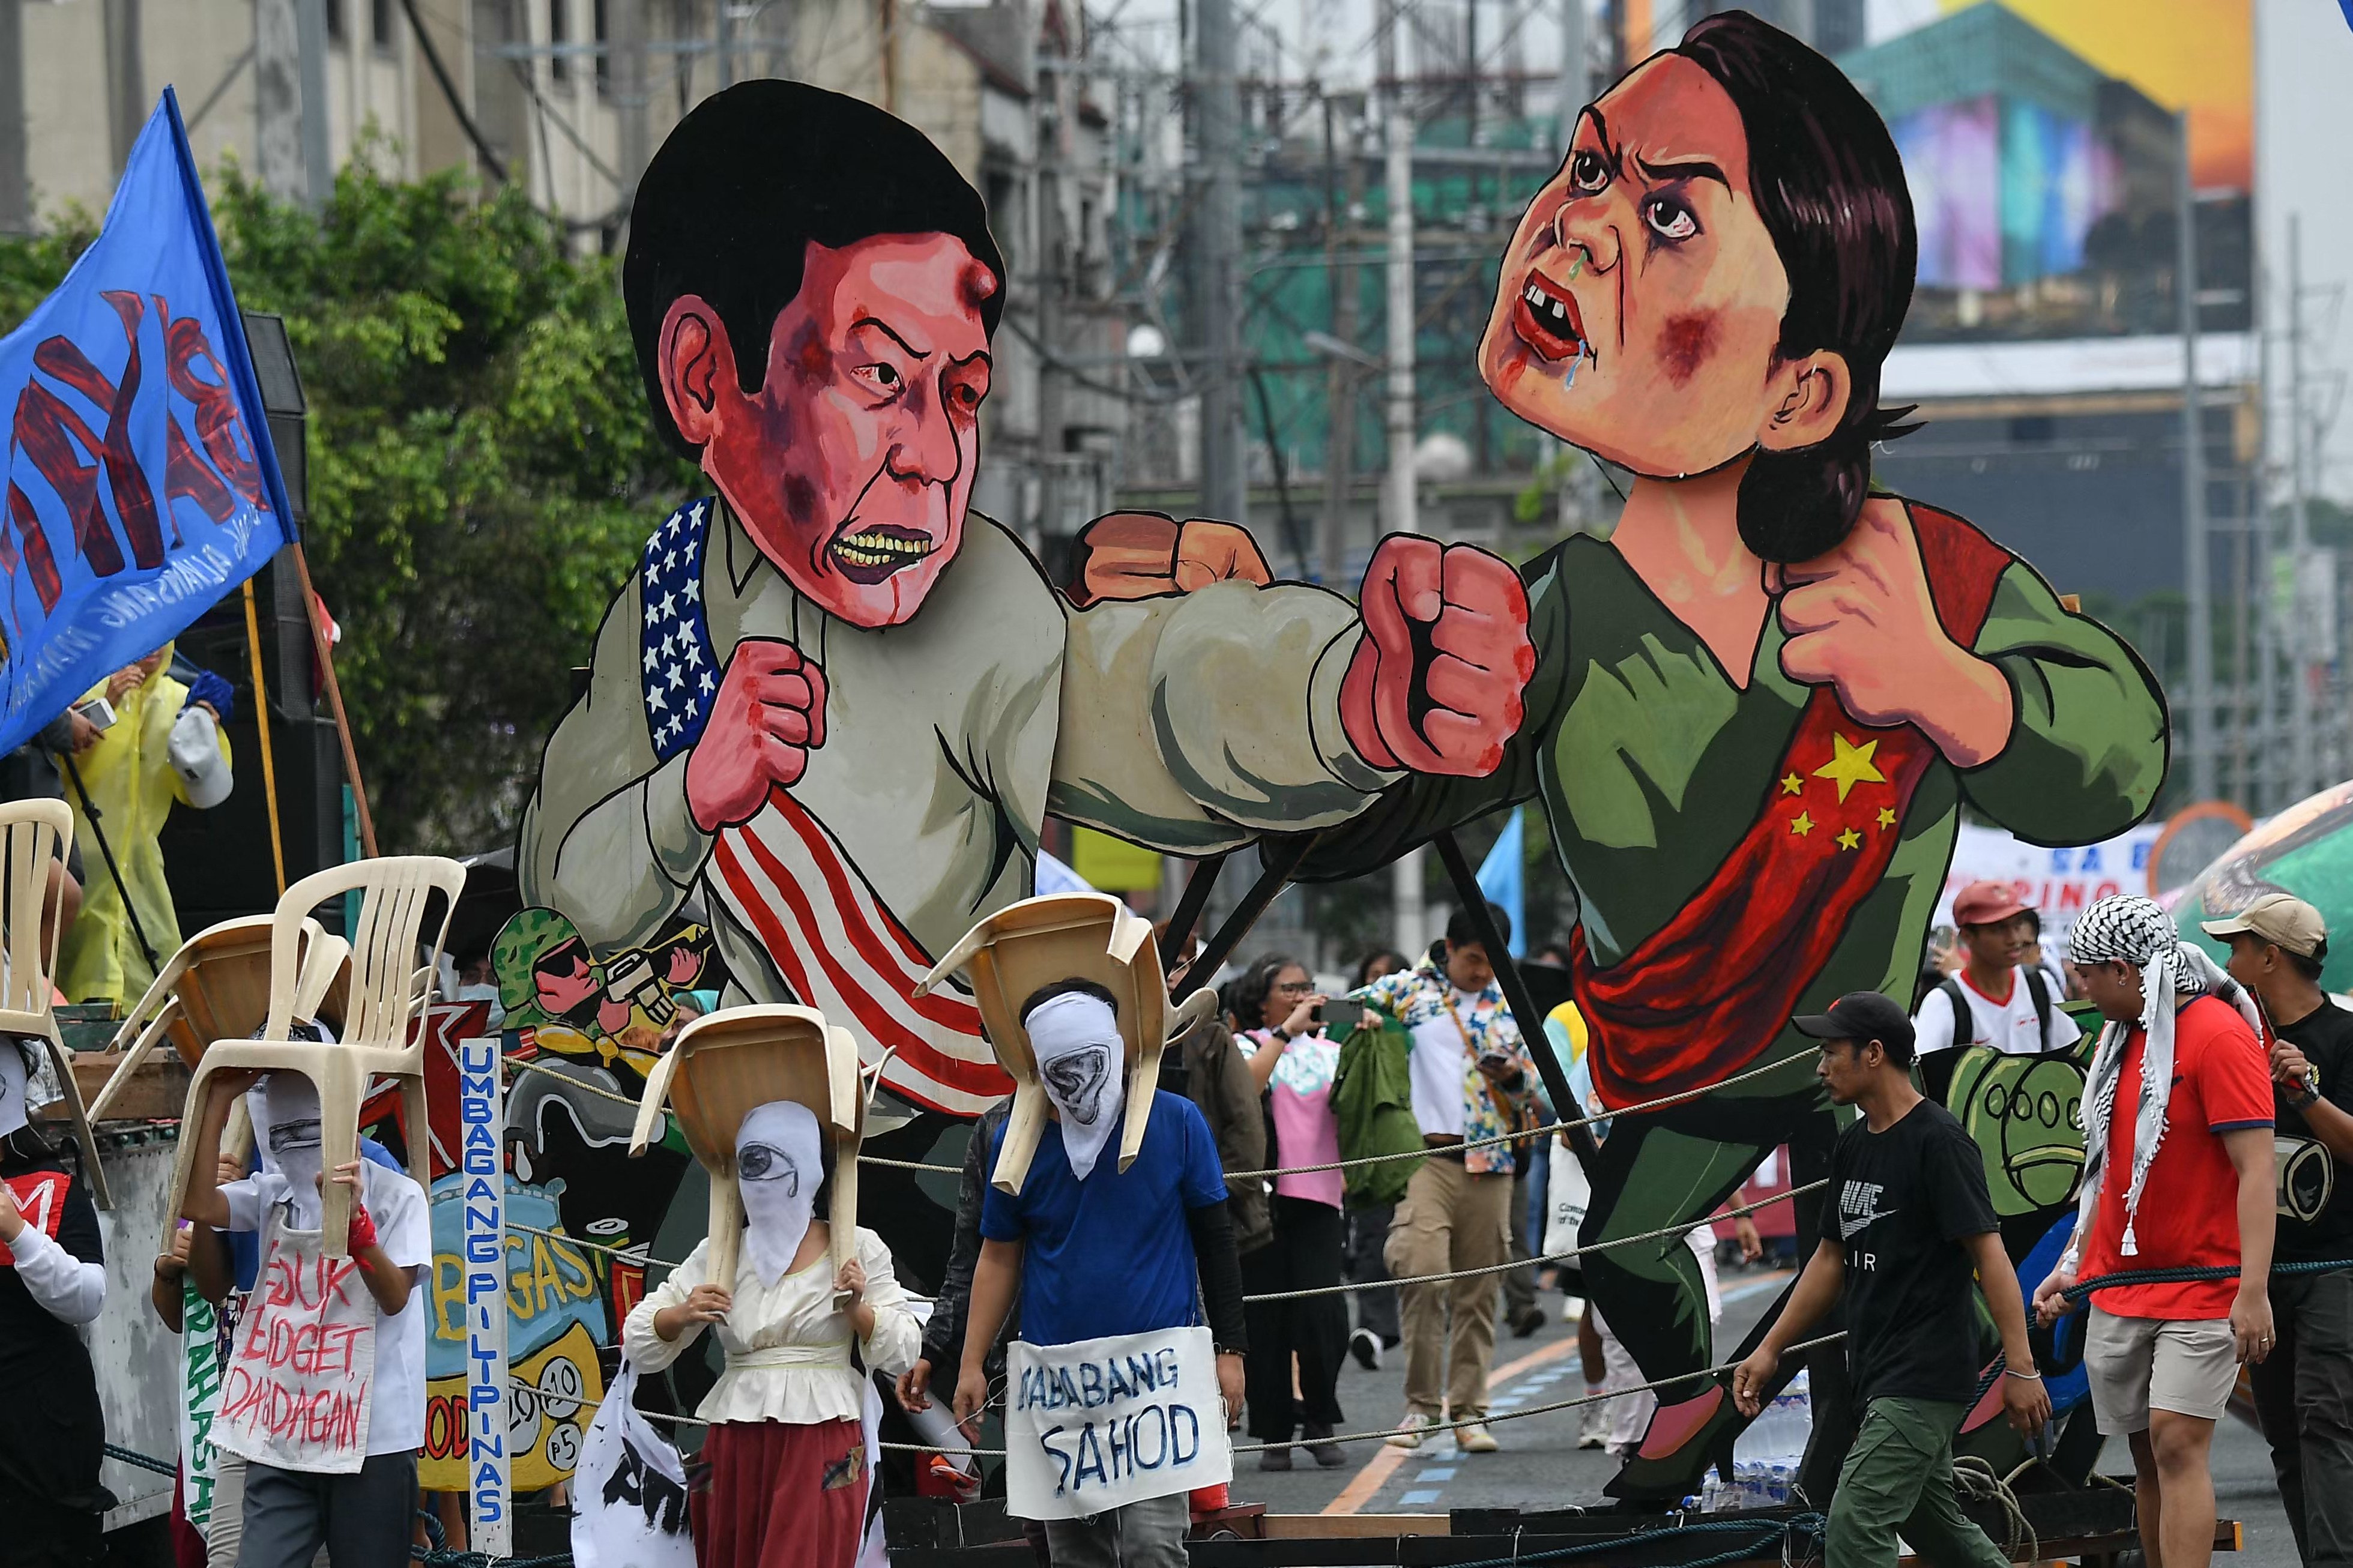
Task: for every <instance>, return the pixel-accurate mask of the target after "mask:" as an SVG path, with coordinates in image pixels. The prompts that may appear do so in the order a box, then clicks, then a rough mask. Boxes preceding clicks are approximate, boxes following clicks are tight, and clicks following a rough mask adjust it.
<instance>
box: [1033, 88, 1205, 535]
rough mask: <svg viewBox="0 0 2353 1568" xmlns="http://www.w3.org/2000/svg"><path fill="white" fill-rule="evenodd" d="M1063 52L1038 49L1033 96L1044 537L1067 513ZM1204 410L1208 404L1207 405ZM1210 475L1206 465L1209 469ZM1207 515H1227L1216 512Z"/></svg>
mask: <svg viewBox="0 0 2353 1568" xmlns="http://www.w3.org/2000/svg"><path fill="white" fill-rule="evenodd" d="M1062 65H1063V61H1062V59H1061V58H1060V55H1059V53H1053V54H1050V53H1048V52H1046V51H1044V50H1040V51H1039V57H1038V67H1039V72H1038V74H1039V78H1040V79H1039V83H1038V87H1037V90H1036V91H1035V92H1033V93H1032V94H1031V95H1030V99H1029V103H1030V112H1031V114H1032V116H1033V120H1032V123H1031V126H1030V135H1031V137H1032V138H1033V139H1034V141H1035V143H1036V145H1037V148H1038V258H1039V259H1038V268H1037V274H1036V280H1035V281H1034V282H1033V283H1032V284H1031V285H1030V287H1031V288H1032V289H1035V290H1036V295H1035V298H1036V299H1037V301H1038V343H1039V355H1038V478H1039V487H1038V501H1039V510H1038V517H1037V519H1036V523H1037V527H1038V530H1039V532H1040V533H1060V532H1062V531H1064V523H1065V521H1067V519H1066V517H1065V513H1066V512H1067V511H1068V510H1069V505H1068V499H1067V498H1066V497H1065V496H1064V494H1063V483H1062V481H1063V479H1064V473H1063V468H1062V461H1061V458H1062V431H1063V427H1064V426H1065V424H1066V422H1067V416H1066V415H1065V414H1064V412H1063V379H1064V378H1063V375H1062V367H1061V365H1060V355H1061V353H1062V352H1063V336H1064V327H1063V317H1064V311H1063V309H1062V306H1063V289H1064V287H1065V283H1066V280H1067V279H1069V278H1070V276H1071V267H1070V258H1069V257H1067V256H1066V255H1065V254H1064V252H1065V250H1066V248H1067V244H1068V242H1067V241H1066V239H1065V237H1064V233H1063V227H1062V194H1063V193H1062V184H1063V176H1064V174H1065V172H1066V170H1067V169H1068V167H1069V163H1068V159H1067V156H1066V154H1067V152H1068V142H1067V139H1066V137H1065V135H1064V126H1065V123H1066V120H1065V115H1064V112H1063V111H1064V110H1065V108H1066V107H1067V105H1065V104H1064V102H1063V84H1064V83H1065V81H1066V80H1067V79H1068V73H1067V72H1065V71H1064V70H1063V69H1062ZM1204 406H1205V407H1206V406H1207V405H1206V404H1205V405H1204ZM1203 443H1204V446H1203V454H1202V455H1203V457H1204V458H1205V459H1206V458H1207V457H1208V446H1207V443H1208V433H1207V431H1206V429H1205V430H1204V432H1203ZM1205 471H1206V465H1205ZM1209 515H1211V516H1213V517H1221V516H1223V515H1225V514H1224V513H1222V512H1219V511H1217V510H1214V509H1212V510H1210V512H1209Z"/></svg>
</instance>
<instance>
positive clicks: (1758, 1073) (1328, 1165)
mask: <svg viewBox="0 0 2353 1568" xmlns="http://www.w3.org/2000/svg"><path fill="white" fill-rule="evenodd" d="M501 1059H502V1060H504V1061H507V1062H509V1063H512V1065H513V1066H515V1067H518V1068H522V1069H523V1070H524V1071H526V1072H537V1073H543V1074H545V1075H546V1076H547V1077H549V1078H553V1079H560V1080H561V1081H563V1082H565V1083H567V1084H570V1085H571V1086H572V1087H573V1088H575V1089H582V1090H585V1091H586V1092H587V1093H589V1094H593V1095H595V1096H596V1097H597V1098H598V1099H600V1100H612V1101H613V1102H614V1103H616V1104H618V1105H627V1106H630V1107H632V1108H635V1107H638V1106H640V1105H642V1104H643V1103H644V1101H643V1100H633V1099H631V1098H630V1097H629V1096H628V1095H626V1094H622V1093H619V1092H617V1090H614V1089H605V1088H602V1087H601V1086H599V1085H596V1084H593V1083H586V1082H584V1081H582V1080H581V1079H577V1078H575V1077H574V1076H572V1075H571V1074H570V1073H563V1072H557V1071H556V1070H555V1069H554V1068H551V1067H548V1066H546V1065H545V1064H543V1063H542V1062H540V1061H538V1060H536V1059H535V1058H531V1057H524V1056H515V1055H509V1056H506V1057H503V1058H501ZM1806 1059H1807V1058H1805V1057H1804V1056H1803V1055H1799V1056H1789V1057H1783V1058H1780V1059H1779V1060H1778V1061H1770V1062H1767V1063H1766V1064H1765V1065H1764V1066H1762V1067H1756V1068H1749V1069H1748V1070H1747V1071H1746V1072H1740V1073H1735V1074H1733V1075H1732V1076H1731V1077H1730V1078H1725V1079H1717V1080H1716V1081H1715V1082H1714V1083H1710V1084H1703V1085H1701V1086H1700V1087H1699V1088H1697V1089H1683V1090H1682V1091H1680V1092H1678V1093H1675V1094H1670V1095H1663V1096H1662V1097H1660V1098H1659V1099H1657V1100H1642V1101H1640V1102H1638V1103H1636V1104H1633V1105H1624V1106H1620V1107H1618V1108H1617V1109H1616V1110H1605V1111H1599V1112H1597V1113H1595V1114H1594V1115H1591V1116H1580V1117H1578V1118H1577V1119H1576V1120H1574V1121H1547V1122H1546V1123H1545V1124H1544V1125H1543V1126H1541V1127H1531V1128H1529V1129H1528V1130H1526V1131H1522V1132H1500V1133H1497V1134H1495V1135H1494V1136H1493V1137H1490V1138H1472V1139H1466V1140H1464V1141H1463V1142H1460V1143H1446V1144H1441V1145H1439V1146H1437V1148H1436V1149H1432V1148H1430V1147H1424V1148H1420V1149H1398V1150H1393V1151H1391V1152H1388V1153H1386V1154H1360V1155H1358V1156H1356V1158H1354V1159H1350V1160H1327V1161H1324V1163H1320V1164H1314V1165H1275V1166H1270V1167H1269V1168H1267V1169H1266V1170H1263V1171H1229V1172H1228V1173H1226V1179H1227V1180H1228V1181H1229V1182H1245V1181H1260V1180H1264V1179H1267V1178H1271V1177H1275V1176H1304V1175H1312V1174H1314V1173H1319V1172H1323V1171H1350V1170H1356V1169H1358V1168H1360V1167H1362V1166H1366V1165H1381V1164H1387V1163H1389V1162H1390V1161H1392V1160H1424V1159H1428V1158H1430V1155H1431V1154H1432V1153H1433V1152H1440V1151H1442V1152H1443V1153H1444V1155H1446V1156H1449V1157H1451V1156H1452V1155H1455V1154H1458V1153H1465V1152H1469V1151H1471V1150H1472V1149H1492V1148H1493V1147H1494V1146H1495V1145H1497V1144H1499V1143H1518V1142H1530V1141H1533V1140H1535V1139H1538V1138H1550V1137H1554V1136H1556V1135H1557V1134H1560V1133H1563V1132H1569V1131H1575V1130H1577V1128H1580V1127H1594V1126H1598V1125H1599V1124H1600V1123H1602V1122H1605V1121H1615V1120H1616V1119H1617V1118H1619V1117H1621V1116H1641V1115H1643V1114H1645V1113H1647V1112H1649V1111H1652V1110H1663V1109H1665V1108H1666V1107H1668V1106H1672V1105H1681V1104H1683V1103H1684V1102H1685V1101H1687V1100H1697V1099H1699V1098H1700V1097H1701V1096H1703V1095H1709V1094H1714V1093H1715V1091H1716V1090H1718V1089H1729V1088H1731V1087H1732V1086H1733V1085H1735V1084H1739V1083H1746V1082H1748V1081H1750V1080H1751V1079H1760V1078H1763V1077H1765V1076H1766V1075H1767V1074H1768V1073H1776V1072H1778V1071H1780V1070H1781V1069H1782V1068H1786V1067H1788V1065H1789V1064H1790V1063H1792V1062H1802V1061H1804V1060H1806ZM858 1163H860V1164H861V1165H874V1166H879V1167H881V1168H882V1169H884V1170H892V1171H922V1172H928V1173H932V1174H934V1175H942V1176H961V1175H963V1174H964V1167H963V1166H961V1165H943V1164H939V1163H934V1162H932V1161H926V1160H893V1159H891V1158H888V1157H886V1156H884V1155H881V1154H864V1153H861V1154H860V1155H859V1156H858Z"/></svg>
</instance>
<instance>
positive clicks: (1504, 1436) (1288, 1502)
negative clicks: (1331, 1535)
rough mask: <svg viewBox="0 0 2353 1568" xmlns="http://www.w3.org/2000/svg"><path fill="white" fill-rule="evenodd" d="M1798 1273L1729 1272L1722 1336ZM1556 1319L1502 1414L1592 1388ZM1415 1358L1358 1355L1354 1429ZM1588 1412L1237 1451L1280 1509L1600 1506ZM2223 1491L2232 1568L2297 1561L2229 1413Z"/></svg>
mask: <svg viewBox="0 0 2353 1568" xmlns="http://www.w3.org/2000/svg"><path fill="white" fill-rule="evenodd" d="M1787 1281H1788V1273H1787V1272H1786V1271H1781V1270H1772V1271H1766V1270H1757V1271H1754V1272H1748V1273H1743V1272H1740V1271H1737V1270H1734V1271H1729V1272H1728V1273H1727V1274H1726V1276H1725V1279H1724V1294H1725V1312H1724V1321H1723V1322H1722V1323H1721V1324H1720V1325H1719V1326H1718V1329H1717V1334H1716V1342H1717V1343H1718V1344H1719V1345H1722V1346H1725V1347H1730V1346H1732V1345H1735V1344H1737V1343H1738V1342H1739V1341H1740V1339H1741V1337H1742V1336H1743V1335H1745V1334H1746V1332H1747V1331H1748V1330H1749V1328H1750V1327H1751V1326H1752V1325H1753V1324H1754V1323H1755V1322H1756V1321H1757V1317H1758V1315H1759V1314H1760V1313H1762V1312H1763V1310H1765V1308H1766V1307H1767V1305H1769V1304H1770V1303H1771V1301H1772V1300H1773V1298H1774V1297H1775V1296H1776V1295H1777V1294H1778V1292H1779V1290H1780V1289H1781V1287H1782V1286H1783V1285H1784V1284H1785V1283H1786V1282H1787ZM1542 1300H1543V1301H1544V1304H1545V1307H1546V1317H1547V1319H1548V1320H1549V1321H1547V1322H1546V1325H1545V1327H1544V1328H1543V1329H1542V1330H1540V1331H1538V1332H1537V1333H1535V1335H1534V1336H1532V1337H1531V1338H1528V1339H1525V1340H1523V1339H1514V1338H1512V1337H1511V1336H1510V1334H1509V1332H1508V1331H1505V1332H1504V1338H1503V1339H1502V1340H1501V1341H1500V1342H1498V1344H1497V1345H1496V1348H1495V1360H1496V1371H1495V1374H1494V1375H1493V1378H1492V1379H1491V1381H1490V1389H1491V1394H1490V1399H1491V1404H1492V1405H1493V1414H1494V1415H1499V1416H1500V1415H1504V1414H1505V1413H1506V1412H1507V1411H1508V1410H1509V1409H1510V1408H1511V1407H1513V1406H1514V1405H1544V1404H1547V1403H1549V1402H1551V1401H1554V1400H1559V1399H1572V1398H1575V1397H1577V1395H1579V1394H1583V1393H1584V1391H1585V1380H1584V1375H1583V1373H1581V1372H1580V1371H1579V1370H1578V1363H1577V1331H1576V1325H1575V1324H1574V1323H1563V1322H1561V1321H1559V1319H1560V1310H1561V1305H1562V1299H1561V1298H1560V1296H1559V1295H1557V1294H1551V1295H1547V1296H1546V1297H1544V1298H1542ZM1404 1385H1405V1363H1404V1356H1403V1354H1402V1353H1401V1352H1390V1353H1389V1354H1388V1356H1387V1357H1385V1358H1384V1362H1383V1365H1382V1366H1381V1368H1380V1370H1378V1371H1377V1372H1366V1371H1365V1370H1363V1369H1362V1368H1360V1367H1359V1366H1357V1365H1356V1363H1355V1362H1353V1361H1351V1362H1350V1363H1348V1365H1347V1370H1346V1371H1345V1372H1344V1373H1342V1374H1341V1377H1340V1406H1341V1409H1342V1410H1343V1411H1345V1413H1346V1415H1347V1420H1346V1421H1345V1423H1344V1424H1343V1425H1342V1426H1341V1430H1342V1431H1343V1432H1351V1431H1368V1430H1372V1429H1374V1428H1377V1427H1387V1426H1392V1425H1394V1424H1395V1423H1396V1421H1397V1420H1398V1416H1399V1415H1401V1414H1402V1413H1403V1410H1404ZM1579 1415H1581V1412H1579V1411H1577V1410H1565V1411H1557V1412H1554V1413H1551V1414H1548V1415H1531V1416H1526V1417H1521V1418H1514V1419H1508V1420H1503V1421H1500V1422H1498V1423H1497V1424H1496V1426H1495V1435H1496V1437H1497V1439H1498V1440H1499V1441H1500V1442H1501V1443H1502V1445H1503V1450H1502V1452H1500V1453H1495V1454H1462V1453H1460V1452H1459V1451H1457V1450H1456V1448H1455V1447H1454V1444H1453V1440H1452V1438H1451V1436H1447V1437H1441V1438H1439V1439H1436V1440H1434V1441H1431V1442H1429V1443H1426V1444H1424V1445H1423V1446H1422V1447H1420V1448H1419V1449H1418V1450H1416V1451H1414V1452H1411V1453H1407V1452H1404V1451H1402V1450H1399V1449H1396V1448H1391V1447H1388V1446H1387V1445H1385V1444H1381V1443H1357V1444H1350V1445H1347V1446H1346V1447H1345V1450H1344V1451H1345V1453H1346V1455H1347V1456H1348V1463H1347V1464H1346V1465H1345V1467H1344V1468H1338V1469H1332V1470H1325V1469H1320V1468H1317V1467H1316V1466H1315V1465H1314V1461H1313V1460H1311V1459H1309V1458H1308V1457H1307V1455H1306V1454H1305V1453H1304V1452H1303V1451H1301V1452H1298V1453H1296V1454H1295V1455H1294V1462H1295V1464H1296V1465H1297V1467H1298V1468H1295V1469H1293V1470H1292V1471H1290V1472H1289V1473H1287V1474H1286V1473H1282V1472H1271V1471H1266V1470H1261V1469H1260V1468H1258V1462H1257V1457H1256V1456H1255V1455H1248V1454H1245V1455H1238V1456H1236V1458H1235V1468H1234V1481H1233V1498H1234V1500H1235V1501H1236V1502H1263V1503H1265V1504H1266V1505H1267V1507H1268V1508H1269V1509H1270V1510H1272V1511H1275V1512H1280V1513H1318V1512H1331V1513H1443V1512H1445V1511H1447V1510H1450V1509H1456V1508H1482V1507H1484V1508H1539V1507H1546V1508H1553V1507H1560V1506H1563V1505H1566V1504H1574V1503H1587V1504H1601V1503H1605V1502H1606V1501H1607V1499H1605V1498H1604V1497H1603V1496H1602V1491H1601V1489H1602V1486H1603V1485H1604V1483H1606V1482H1607V1481H1608V1480H1609V1478H1610V1477H1611V1476H1612V1475H1614V1474H1615V1473H1616V1472H1617V1468H1618V1461H1617V1460H1616V1459H1614V1458H1611V1457H1610V1456H1609V1455H1608V1454H1606V1453H1604V1452H1601V1451H1599V1450H1598V1449H1580V1448H1578V1447H1577V1424H1578V1417H1579ZM2102 1468H2103V1469H2105V1471H2106V1472H2107V1473H2109V1474H2111V1475H2128V1474H2129V1473H2130V1471H2131V1469H2132V1460H2131V1458H2130V1457H2129V1455H2127V1454H2126V1452H2125V1450H2124V1445H2123V1444H2122V1443H2112V1444H2111V1445H2110V1447H2109V1449H2108V1451H2107V1453H2106V1454H2105V1455H2104V1456H2103V1459H2102ZM2214 1490H2215V1498H2216V1504H2217V1507H2218V1508H2219V1510H2221V1513H2222V1515H2223V1516H2224V1517H2225V1518H2234V1519H2238V1520H2240V1521H2242V1522H2243V1523H2244V1525H2245V1527H2246V1528H2245V1540H2246V1551H2245V1552H2242V1553H2240V1554H2239V1555H2237V1556H2236V1557H2226V1558H2224V1559H2222V1562H2223V1563H2224V1564H2225V1568H2229V1565H2230V1564H2237V1565H2239V1568H2296V1555H2295V1540H2294V1539H2293V1538H2292V1537H2291V1536H2290V1535H2289V1533H2288V1528H2287V1519H2286V1516H2285V1514H2284V1513H2283V1512H2282V1511H2281V1509H2280V1502H2279V1493H2278V1490H2277V1489H2276V1488H2275V1487H2274V1484H2273V1481H2272V1478H2271V1462H2270V1458H2269V1455H2268V1450H2267V1449H2266V1448H2265V1447H2264V1446H2263V1438H2262V1437H2261V1436H2259V1435H2258V1434H2257V1433H2256V1432H2255V1431H2254V1430H2253V1428H2252V1427H2250V1426H2243V1425H2242V1424H2240V1423H2239V1422H2237V1421H2236V1420H2232V1419H2230V1418H2227V1417H2226V1418H2225V1419H2224V1420H2223V1421H2222V1423H2221V1426H2219V1427H2218V1428H2217V1429H2216V1433H2215V1451H2214Z"/></svg>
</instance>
